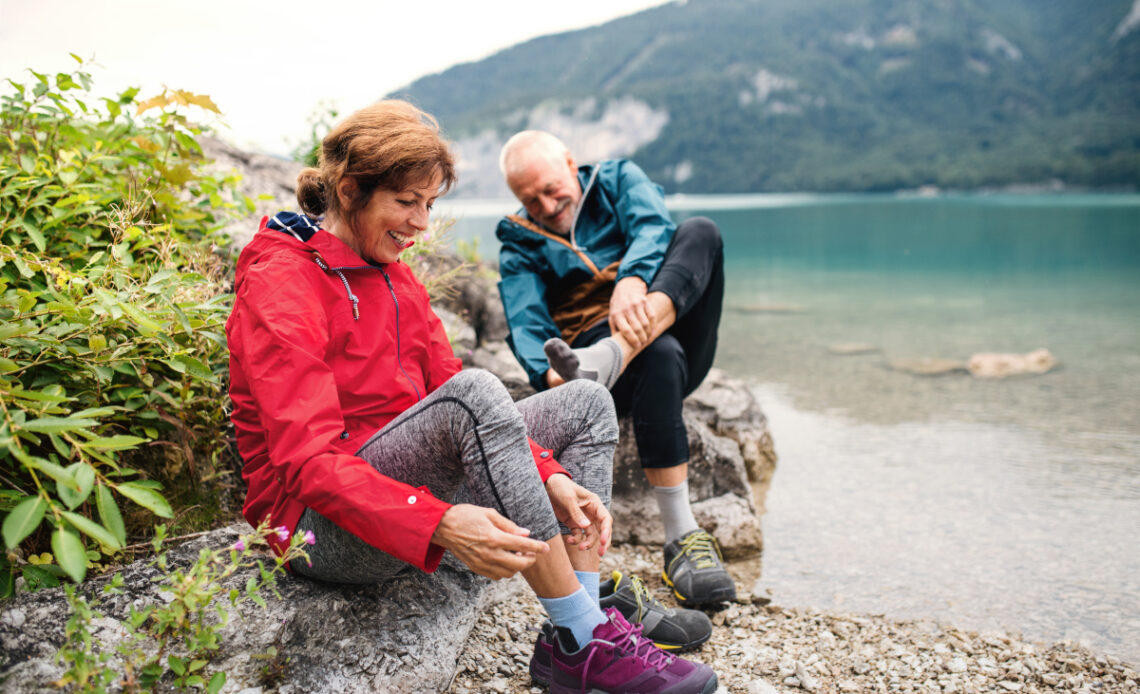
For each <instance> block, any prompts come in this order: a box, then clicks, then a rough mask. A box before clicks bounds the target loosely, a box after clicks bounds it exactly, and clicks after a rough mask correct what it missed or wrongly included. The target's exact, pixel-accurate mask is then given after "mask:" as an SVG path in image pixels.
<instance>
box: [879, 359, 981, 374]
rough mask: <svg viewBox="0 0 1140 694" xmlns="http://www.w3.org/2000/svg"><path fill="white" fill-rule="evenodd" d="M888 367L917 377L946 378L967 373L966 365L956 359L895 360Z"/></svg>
mask: <svg viewBox="0 0 1140 694" xmlns="http://www.w3.org/2000/svg"><path fill="white" fill-rule="evenodd" d="M887 366H889V367H890V368H892V369H894V370H895V371H905V372H907V373H912V374H915V375H916V376H944V375H946V374H952V373H966V371H967V369H966V365H965V364H964V363H962V362H960V361H957V360H955V359H942V358H939V357H922V358H919V359H893V360H891V361H890V362H888V364H887Z"/></svg>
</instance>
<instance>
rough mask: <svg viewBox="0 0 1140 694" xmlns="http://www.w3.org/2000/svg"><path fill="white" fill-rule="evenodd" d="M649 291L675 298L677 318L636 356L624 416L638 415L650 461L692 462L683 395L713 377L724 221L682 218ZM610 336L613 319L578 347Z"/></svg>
mask: <svg viewBox="0 0 1140 694" xmlns="http://www.w3.org/2000/svg"><path fill="white" fill-rule="evenodd" d="M649 291H651V292H663V293H665V294H666V295H667V296H668V297H669V298H670V299H672V300H673V307H674V308H675V309H676V311H677V320H676V322H675V323H674V324H673V326H672V327H671V328H669V330H668V331H667V332H665V333H664V334H663V335H661V337H659V338H657V339H656V340H654V341H653V342H652V343H651V344H650V345H649V346H648V347H646V348H645V349H644V350H643V351H642V352H641V353H640V354H638V355H637V357H635V358H634V360H633V361H632V362H631V363H630V365H629V368H627V369H626V370H625V373H623V374H622V375H621V378H619V379H618V381H617V383H616V384H614V387H613V390H612V391H611V392H612V393H613V396H614V404H615V405H616V407H617V412H618V414H619V415H625V414H630V415H631V416H632V417H633V431H634V437H635V438H636V439H637V451H638V453H639V455H640V457H641V465H642V467H655V468H662V467H673V466H675V465H680V464H681V463H684V462H687V461H688V460H689V439H688V436H687V435H686V433H685V423H684V421H683V420H682V418H681V404H682V401H683V400H684V399H685V396H687V395H688V394H689V393H692V392H693V391H694V390H696V389H697V386H699V385H700V384H701V381H703V380H704V378H705V376H706V375H708V372H709V369H710V368H711V367H712V363H713V357H714V356H716V331H717V327H718V326H719V325H720V312H721V303H722V301H723V299H724V243H723V242H722V241H721V238H720V231H719V230H718V229H717V227H716V224H714V223H713V222H712V221H711V220H709V219H706V218H705V217H693V218H691V219H688V220H686V221H684V222H682V223H681V225H680V226H679V227H677V232H676V233H675V234H674V235H673V240H672V242H670V244H669V248H668V250H666V252H665V261H664V262H663V263H662V264H661V268H660V269H659V270H658V271H657V276H656V277H654V278H653V283H652V284H650V286H649ZM609 335H610V326H609V323H608V322H602V323H600V324H598V325H595V326H594V327H592V328H590V329H589V330H587V331H586V332H584V333H582V334H581V335H580V336H579V337H578V339H577V340H575V341H574V344H573V346H574V347H587V346H589V345H592V344H594V343H595V342H597V341H599V340H601V339H603V338H606V337H609Z"/></svg>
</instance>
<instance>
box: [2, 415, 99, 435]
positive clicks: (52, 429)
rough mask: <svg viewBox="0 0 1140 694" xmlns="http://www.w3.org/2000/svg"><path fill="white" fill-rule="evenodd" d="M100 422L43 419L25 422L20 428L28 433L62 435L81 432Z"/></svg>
mask: <svg viewBox="0 0 1140 694" xmlns="http://www.w3.org/2000/svg"><path fill="white" fill-rule="evenodd" d="M98 423H99V422H94V421H91V420H90V419H81V418H79V417H41V418H40V419H33V420H31V421H30V422H24V423H23V424H22V425H21V427H20V428H22V429H25V430H27V431H39V432H43V433H45V434H50V433H61V432H64V431H80V430H81V429H87V428H89V427H93V426H95V425H96V424H98Z"/></svg>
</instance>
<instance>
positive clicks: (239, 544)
mask: <svg viewBox="0 0 1140 694" xmlns="http://www.w3.org/2000/svg"><path fill="white" fill-rule="evenodd" d="M233 548H234V549H235V550H237V551H238V552H244V551H245V540H241V539H239V540H238V541H237V542H235V543H234V547H233Z"/></svg>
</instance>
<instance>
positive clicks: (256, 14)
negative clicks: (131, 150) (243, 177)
mask: <svg viewBox="0 0 1140 694" xmlns="http://www.w3.org/2000/svg"><path fill="white" fill-rule="evenodd" d="M661 4H663V0H574V2H573V3H569V2H563V3H557V2H536V1H534V0H485V1H484V2H472V1H470V0H468V1H460V0H455V1H451V2H440V1H437V0H417V1H416V2H411V1H408V0H405V1H404V2H393V1H391V0H371V1H370V2H369V1H366V0H309V1H308V2H298V1H296V0H275V1H274V2H253V1H252V0H194V2H185V1H184V0H0V79H4V78H10V79H13V80H15V81H17V82H27V81H28V80H30V79H32V78H31V75H30V74H29V73H28V72H26V69H27V68H32V69H34V70H36V71H37V72H49V73H55V72H59V71H71V70H72V69H74V68H75V67H76V63H75V61H74V60H73V59H72V58H71V57H70V56H69V55H68V54H69V53H75V54H77V55H79V56H80V57H82V58H85V59H89V58H92V57H93V58H94V59H95V63H96V65H95V66H93V67H92V68H91V69H90V72H91V74H92V77H93V79H94V82H95V92H96V93H97V95H99V96H106V95H110V94H115V93H118V92H120V91H122V90H123V89H125V88H127V87H131V86H139V87H142V92H141V93H140V95H139V96H140V97H145V96H152V95H154V94H156V93H158V92H159V91H161V90H162V88H163V87H164V86H167V87H170V88H173V89H185V90H188V91H191V92H195V93H199V94H208V95H210V97H211V98H212V99H213V100H214V102H215V103H216V104H217V105H218V107H219V108H220V109H221V110H222V112H223V114H224V124H223V125H222V127H221V128H219V131H220V134H221V135H222V136H223V137H224V138H225V139H227V140H229V141H231V142H233V143H234V144H236V145H239V146H241V147H245V148H248V149H252V150H257V151H263V152H269V153H275V154H288V152H289V151H290V150H292V148H293V147H294V146H295V145H296V144H297V143H298V142H300V141H302V140H303V139H305V138H306V135H307V133H308V127H309V126H308V121H309V118H310V116H311V115H312V114H313V113H314V111H315V110H317V109H318V108H323V107H324V106H325V105H333V106H335V107H337V108H338V109H340V110H341V112H346V111H350V110H352V109H356V108H359V107H361V106H365V105H367V104H369V103H371V102H373V101H376V100H377V99H379V98H380V97H382V96H383V95H385V94H387V93H388V92H391V91H392V90H395V89H397V88H399V87H402V86H405V85H407V84H408V83H410V82H412V81H413V80H415V79H416V78H418V77H422V76H424V75H429V74H432V73H436V72H440V71H442V70H445V69H446V68H448V67H450V66H452V65H455V64H458V63H463V62H470V61H474V60H479V59H481V58H485V57H487V56H489V55H491V54H493V53H495V52H497V51H498V50H500V49H503V48H506V47H508V46H512V45H514V44H516V43H519V42H522V41H526V40H528V39H531V38H534V37H537V36H542V35H545V34H551V33H557V32H561V31H568V30H572V29H578V28H582V27H587V26H592V25H595V24H601V23H603V22H606V21H608V20H610V19H613V18H615V17H619V16H623V15H627V14H631V13H634V12H638V11H641V10H643V9H646V8H648V7H653V6H655V5H661ZM3 84H4V85H5V86H6V83H3ZM0 89H3V87H0ZM4 91H7V90H4ZM227 126H228V127H227Z"/></svg>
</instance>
